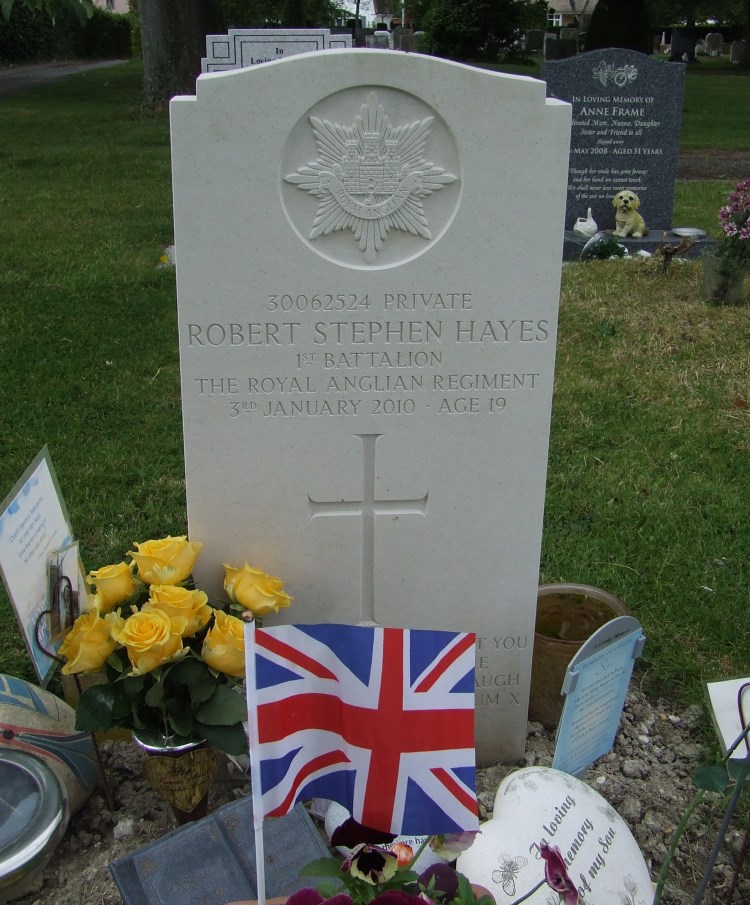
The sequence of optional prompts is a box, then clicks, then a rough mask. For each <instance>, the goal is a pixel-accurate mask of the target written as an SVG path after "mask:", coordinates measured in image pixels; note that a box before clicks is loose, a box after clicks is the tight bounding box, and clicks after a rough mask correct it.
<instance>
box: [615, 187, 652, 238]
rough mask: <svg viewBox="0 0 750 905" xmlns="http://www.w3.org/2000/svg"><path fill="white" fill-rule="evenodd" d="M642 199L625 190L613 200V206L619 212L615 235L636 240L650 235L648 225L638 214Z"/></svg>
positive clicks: (616, 217)
mask: <svg viewBox="0 0 750 905" xmlns="http://www.w3.org/2000/svg"><path fill="white" fill-rule="evenodd" d="M640 203H641V202H640V199H639V198H638V195H636V193H635V192H631V191H630V189H625V190H624V191H622V192H618V193H617V194H616V195H615V197H614V198H613V199H612V206H613V207H614V209H615V210H616V211H617V213H616V214H615V235H616V236H619V237H620V238H622V239H624V238H625V237H626V236H632V237H633V238H634V239H640V238H641V236H645V235H647V234H648V229H647V228H646V223H645V221H644V219H643V217H641V215H640V214H639V213H638V208H639V206H640Z"/></svg>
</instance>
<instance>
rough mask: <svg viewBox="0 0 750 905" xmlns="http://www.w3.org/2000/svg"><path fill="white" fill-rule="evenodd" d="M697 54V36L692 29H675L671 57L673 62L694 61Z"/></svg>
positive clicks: (673, 30)
mask: <svg viewBox="0 0 750 905" xmlns="http://www.w3.org/2000/svg"><path fill="white" fill-rule="evenodd" d="M694 54H695V35H694V34H693V32H692V30H691V29H687V28H673V29H672V38H671V46H670V56H671V58H672V59H673V60H676V61H680V60H682V59H683V58H685V59H692V58H693V56H694Z"/></svg>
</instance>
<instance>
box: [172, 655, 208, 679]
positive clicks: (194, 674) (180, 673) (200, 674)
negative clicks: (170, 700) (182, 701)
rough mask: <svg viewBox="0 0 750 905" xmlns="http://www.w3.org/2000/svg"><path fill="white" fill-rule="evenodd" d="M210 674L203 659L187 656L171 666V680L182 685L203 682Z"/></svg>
mask: <svg viewBox="0 0 750 905" xmlns="http://www.w3.org/2000/svg"><path fill="white" fill-rule="evenodd" d="M208 675H209V672H208V667H207V666H206V664H205V663H204V662H203V661H202V660H198V659H197V658H196V657H192V656H187V657H183V658H182V660H178V662H177V663H175V664H174V665H173V666H171V667H170V668H169V681H170V682H179V683H180V684H182V685H193V684H194V683H198V682H202V681H203V680H204V679H205V678H206V677H207V676H208Z"/></svg>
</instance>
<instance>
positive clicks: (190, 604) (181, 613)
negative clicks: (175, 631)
mask: <svg viewBox="0 0 750 905" xmlns="http://www.w3.org/2000/svg"><path fill="white" fill-rule="evenodd" d="M154 610H161V612H162V613H166V614H167V616H169V618H170V619H171V620H172V624H173V625H174V626H175V627H176V626H177V624H178V621H179V620H182V622H184V627H183V628H182V631H181V634H182V637H183V638H189V637H190V636H191V635H194V634H195V633H196V632H199V631H200V630H201V629H202V628H203V626H204V625H206V623H207V622H208V620H209V619H210V618H211V614H212V613H213V608H212V607H210V606H209V605H208V597H207V596H206V594H204V592H203V591H197V590H196V591H189V590H188V589H187V588H181V587H178V586H175V585H171V584H152V585H151V588H150V594H149V598H148V600H147V601H146V603H144V605H143V607H142V608H141V612H142V613H149V612H153V611H154Z"/></svg>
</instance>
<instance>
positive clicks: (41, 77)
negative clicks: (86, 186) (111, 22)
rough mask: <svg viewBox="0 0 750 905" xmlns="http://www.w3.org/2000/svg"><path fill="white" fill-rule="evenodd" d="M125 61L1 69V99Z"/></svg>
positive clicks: (36, 64)
mask: <svg viewBox="0 0 750 905" xmlns="http://www.w3.org/2000/svg"><path fill="white" fill-rule="evenodd" d="M124 62H126V61H125V60H102V61H101V62H98V63H79V62H76V61H69V62H65V63H35V64H34V65H32V66H11V67H10V68H9V69H0V97H7V96H8V95H10V94H24V93H25V92H27V91H29V90H30V89H31V88H35V87H36V86H37V85H44V84H46V83H47V82H54V81H57V79H63V78H66V77H67V76H69V75H75V74H76V73H78V72H85V71H86V70H87V69H104V68H106V67H107V66H118V65H119V64H120V63H124Z"/></svg>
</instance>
